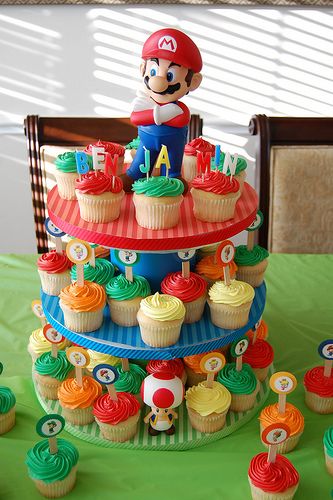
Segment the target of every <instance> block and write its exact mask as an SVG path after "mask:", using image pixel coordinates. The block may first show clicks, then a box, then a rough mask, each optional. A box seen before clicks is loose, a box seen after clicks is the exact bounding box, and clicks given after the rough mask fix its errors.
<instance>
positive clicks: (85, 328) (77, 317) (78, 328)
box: [59, 300, 104, 333]
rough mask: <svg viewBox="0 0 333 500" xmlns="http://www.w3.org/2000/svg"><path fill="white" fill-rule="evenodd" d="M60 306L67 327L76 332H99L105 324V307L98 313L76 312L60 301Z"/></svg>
mask: <svg viewBox="0 0 333 500" xmlns="http://www.w3.org/2000/svg"><path fill="white" fill-rule="evenodd" d="M59 306H60V308H61V310H62V312H63V313H64V323H65V327H66V328H68V329H69V330H72V331H74V332H79V333H84V332H93V331H95V330H98V329H99V328H100V327H101V326H102V323H103V310H104V306H103V307H102V308H101V309H98V310H97V311H84V312H76V311H73V309H70V308H69V307H67V306H65V305H64V304H63V303H62V301H61V300H60V301H59Z"/></svg>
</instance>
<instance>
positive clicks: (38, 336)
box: [29, 328, 69, 356]
mask: <svg viewBox="0 0 333 500" xmlns="http://www.w3.org/2000/svg"><path fill="white" fill-rule="evenodd" d="M57 345H58V349H59V350H61V349H65V347H67V346H68V345H69V342H68V340H67V339H65V340H64V341H63V342H61V343H60V344H57ZM29 347H30V349H31V350H32V351H34V352H35V353H36V354H37V355H38V356H39V355H40V354H43V352H49V351H51V347H52V344H51V343H50V342H49V341H48V340H47V339H46V338H45V337H44V334H43V328H38V329H37V330H34V331H33V332H32V333H31V335H30V337H29Z"/></svg>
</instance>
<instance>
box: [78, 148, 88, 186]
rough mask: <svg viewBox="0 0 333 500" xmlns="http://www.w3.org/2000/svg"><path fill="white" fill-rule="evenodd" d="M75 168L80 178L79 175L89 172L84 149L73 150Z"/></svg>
mask: <svg viewBox="0 0 333 500" xmlns="http://www.w3.org/2000/svg"><path fill="white" fill-rule="evenodd" d="M75 161H76V170H77V173H78V174H79V178H80V180H81V175H84V174H87V173H88V172H89V164H88V155H87V153H85V152H84V151H75Z"/></svg>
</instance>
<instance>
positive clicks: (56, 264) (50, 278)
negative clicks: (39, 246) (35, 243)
mask: <svg viewBox="0 0 333 500" xmlns="http://www.w3.org/2000/svg"><path fill="white" fill-rule="evenodd" d="M37 267H38V274H39V277H40V280H41V284H42V290H43V292H44V293H46V294H47V295H59V293H60V290H61V289H62V288H64V287H65V286H67V285H69V284H70V282H71V275H70V268H71V267H72V263H71V261H70V260H69V259H68V257H67V255H66V254H65V252H63V253H62V254H60V253H57V252H56V251H55V250H51V252H48V253H43V254H42V255H41V256H40V257H39V258H38V260H37Z"/></svg>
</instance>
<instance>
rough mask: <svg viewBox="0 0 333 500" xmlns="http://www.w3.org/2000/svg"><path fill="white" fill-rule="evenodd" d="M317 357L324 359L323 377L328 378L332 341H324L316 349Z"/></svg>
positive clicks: (332, 348)
mask: <svg viewBox="0 0 333 500" xmlns="http://www.w3.org/2000/svg"><path fill="white" fill-rule="evenodd" d="M318 352H319V356H321V357H322V358H324V360H325V361H324V377H330V376H331V373H332V367H333V339H328V340H324V342H322V343H321V344H320V345H319V347H318Z"/></svg>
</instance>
